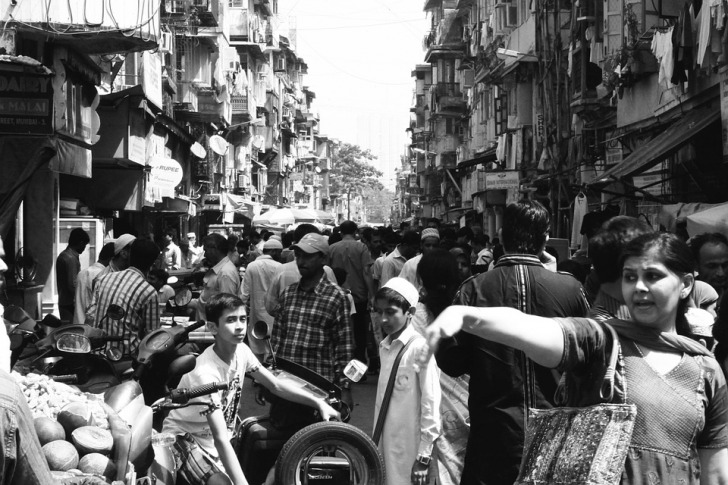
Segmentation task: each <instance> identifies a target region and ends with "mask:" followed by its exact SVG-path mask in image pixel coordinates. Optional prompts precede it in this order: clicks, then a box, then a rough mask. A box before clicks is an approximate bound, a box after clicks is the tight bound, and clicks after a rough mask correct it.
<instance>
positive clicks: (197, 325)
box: [186, 320, 207, 333]
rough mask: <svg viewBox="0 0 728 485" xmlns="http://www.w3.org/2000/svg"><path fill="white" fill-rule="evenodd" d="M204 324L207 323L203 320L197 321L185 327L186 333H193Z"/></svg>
mask: <svg viewBox="0 0 728 485" xmlns="http://www.w3.org/2000/svg"><path fill="white" fill-rule="evenodd" d="M206 323H207V321H205V320H197V321H196V322H195V323H193V324H191V325H188V326H187V328H186V330H187V333H191V332H194V331H195V330H197V329H198V328H200V327H202V326H204V325H205V324H206Z"/></svg>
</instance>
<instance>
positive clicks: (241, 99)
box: [230, 93, 256, 124]
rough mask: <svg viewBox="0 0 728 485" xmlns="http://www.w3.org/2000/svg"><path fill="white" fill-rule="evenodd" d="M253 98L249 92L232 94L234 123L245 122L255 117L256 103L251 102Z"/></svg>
mask: <svg viewBox="0 0 728 485" xmlns="http://www.w3.org/2000/svg"><path fill="white" fill-rule="evenodd" d="M251 101H252V98H251V97H250V96H248V94H247V93H245V94H242V95H233V96H230V104H231V106H232V123H233V124H237V123H244V122H246V121H250V120H251V119H253V117H254V115H255V114H256V109H255V105H253V104H251Z"/></svg>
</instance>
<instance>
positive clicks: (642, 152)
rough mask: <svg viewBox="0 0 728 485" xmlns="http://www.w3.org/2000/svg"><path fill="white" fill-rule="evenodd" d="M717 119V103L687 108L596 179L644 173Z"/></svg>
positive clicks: (619, 177)
mask: <svg viewBox="0 0 728 485" xmlns="http://www.w3.org/2000/svg"><path fill="white" fill-rule="evenodd" d="M719 119H720V107H719V106H718V105H715V106H710V107H705V108H695V109H693V110H691V111H689V112H688V113H686V114H685V115H684V116H682V117H680V118H679V119H678V120H677V121H676V122H675V123H673V124H672V125H670V126H669V127H668V128H667V129H666V130H665V131H663V132H662V133H660V134H659V135H657V136H656V137H655V138H653V139H652V140H650V141H648V142H647V143H645V144H644V145H641V146H639V147H637V149H636V150H635V151H633V152H632V153H630V154H629V155H628V156H627V158H625V159H624V160H622V162H620V163H619V164H617V165H615V166H614V167H612V168H610V169H609V170H607V171H606V172H604V174H603V175H602V176H601V177H599V179H598V180H597V181H596V182H609V181H611V180H619V179H622V178H624V177H631V176H632V175H636V174H639V173H641V172H644V171H645V170H647V169H649V168H651V167H653V166H655V165H657V163H659V162H660V161H662V160H664V159H665V158H667V157H669V156H671V155H673V154H674V153H675V152H676V151H677V150H679V149H680V148H681V147H682V146H683V145H685V144H686V143H687V142H689V141H690V139H691V138H692V137H693V136H695V135H696V134H697V133H698V132H700V131H701V130H703V129H705V128H707V127H708V125H710V124H711V123H713V122H714V121H717V120H719Z"/></svg>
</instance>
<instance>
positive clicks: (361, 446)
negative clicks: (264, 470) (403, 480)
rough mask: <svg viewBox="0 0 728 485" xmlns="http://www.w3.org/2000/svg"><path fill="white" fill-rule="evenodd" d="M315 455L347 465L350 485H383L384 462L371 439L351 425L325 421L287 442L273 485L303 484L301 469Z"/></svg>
mask: <svg viewBox="0 0 728 485" xmlns="http://www.w3.org/2000/svg"><path fill="white" fill-rule="evenodd" d="M315 455H318V456H325V457H336V458H343V459H345V460H346V461H348V463H349V466H350V470H351V476H352V477H353V481H352V482H351V483H353V484H356V485H380V484H382V483H384V482H385V480H384V477H385V471H384V458H383V457H382V454H381V453H380V452H379V450H378V449H377V446H376V445H375V444H374V442H373V441H372V440H371V438H369V436H367V434H366V433H364V432H363V431H362V430H360V429H359V428H356V427H354V426H352V425H350V424H345V423H341V422H338V421H324V422H321V423H314V424H312V425H310V426H306V427H305V428H303V429H302V430H300V431H299V432H298V433H296V434H294V435H293V436H292V437H291V439H289V440H288V441H287V442H286V444H285V445H284V446H283V449H282V450H281V453H280V455H279V456H278V461H277V462H276V473H275V478H276V480H275V482H276V484H278V485H294V484H302V483H305V482H304V480H303V473H304V471H305V470H304V467H305V466H306V464H307V463H308V462H309V460H310V458H311V457H312V456H315Z"/></svg>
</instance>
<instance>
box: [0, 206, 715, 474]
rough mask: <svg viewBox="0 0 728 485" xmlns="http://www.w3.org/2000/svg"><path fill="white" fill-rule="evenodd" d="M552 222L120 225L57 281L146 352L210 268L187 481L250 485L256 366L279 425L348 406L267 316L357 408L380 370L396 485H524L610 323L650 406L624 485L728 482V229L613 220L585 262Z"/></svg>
mask: <svg viewBox="0 0 728 485" xmlns="http://www.w3.org/2000/svg"><path fill="white" fill-rule="evenodd" d="M550 229H551V226H550V217H549V213H548V211H547V210H546V209H545V208H544V207H543V206H542V205H541V204H539V203H538V202H535V201H521V202H518V203H513V204H510V205H508V206H507V207H506V209H505V211H504V215H503V227H502V228H501V230H500V231H499V237H498V238H493V239H492V240H491V239H490V238H489V236H488V235H486V234H484V233H483V231H482V228H481V227H480V226H478V225H477V224H474V225H471V226H468V227H461V228H458V229H454V228H450V227H442V226H441V225H440V223H439V221H438V220H435V219H433V220H429V221H427V225H426V227H419V228H410V227H407V226H406V225H402V227H400V228H398V229H394V228H392V227H382V228H372V227H363V228H360V227H358V226H357V224H356V223H354V222H352V221H345V222H343V223H341V225H340V226H338V227H336V228H334V229H333V230H332V231H326V232H324V233H322V232H321V231H320V230H319V229H317V228H316V227H315V226H314V225H311V224H300V225H298V226H297V227H296V229H295V230H293V231H289V232H284V233H282V234H276V233H273V232H270V231H265V230H264V231H261V232H260V233H259V232H257V231H254V230H251V231H248V232H246V233H242V234H229V235H228V236H227V237H225V236H222V235H220V234H216V233H212V234H208V235H205V236H204V237H203V238H202V244H201V246H200V247H198V246H197V244H196V237H195V234H194V233H190V234H187V235H186V237H185V238H184V239H183V240H182V241H180V242H179V244H177V243H176V234H175V233H174V231H168V232H166V233H165V236H164V238H163V239H162V243H161V245H162V247H159V246H158V245H157V244H155V243H154V242H152V241H151V240H149V239H142V238H135V237H133V236H131V235H129V234H124V235H122V236H120V237H119V238H117V239H116V240H115V241H113V242H110V243H109V244H107V245H106V246H104V248H103V249H102V250H101V252H100V254H99V258H98V259H99V261H98V263H96V264H94V265H92V266H91V267H89V268H87V269H85V270H84V271H80V272H78V271H77V277H76V278H75V279H74V278H73V277H69V273H72V272H73V268H74V267H75V261H76V260H77V259H78V254H80V253H82V252H83V250H84V247H85V246H86V244H87V243H88V239H87V237H86V238H84V237H83V235H82V234H78V233H76V234H74V233H71V237H70V239H69V244H68V249H67V250H66V251H64V253H63V254H62V255H61V256H59V265H60V264H61V261H62V262H63V264H64V265H66V267H67V268H69V269H68V270H64V271H63V272H62V273H60V274H59V276H58V278H59V280H58V284H59V288H60V285H61V284H62V283H63V284H65V285H68V284H70V282H71V281H73V284H74V287H73V288H72V290H73V291H70V290H71V289H69V288H66V290H64V291H65V292H64V295H65V296H64V299H63V309H62V316H66V317H67V318H69V320H70V319H72V320H73V321H75V322H78V323H86V324H89V325H95V326H102V327H104V328H105V329H106V330H107V331H109V332H110V333H113V334H117V335H123V336H124V337H125V338H124V346H123V351H124V353H125V354H127V355H133V354H134V351H135V349H136V346H137V345H138V342H139V339H141V338H143V336H144V334H145V333H146V332H148V331H150V330H152V329H154V328H157V327H158V326H159V324H160V322H159V315H160V308H162V309H163V307H164V304H165V303H166V302H167V301H169V299H170V298H172V297H173V294H174V293H173V290H172V289H171V288H169V286H167V285H166V284H165V283H166V280H167V275H168V271H170V270H178V269H191V270H199V271H200V272H202V273H204V277H203V278H202V282H201V286H200V288H199V290H200V291H199V297H198V298H196V299H195V300H193V302H192V303H191V304H190V308H191V309H193V310H194V311H195V312H196V313H197V316H198V318H204V319H205V320H207V322H208V330H209V331H210V332H211V333H212V334H213V335H214V337H215V343H214V344H213V345H212V346H210V347H209V348H208V349H206V350H205V351H204V352H203V353H202V354H201V355H200V357H198V366H197V367H196V369H195V370H194V371H193V372H192V373H190V374H188V375H187V376H185V377H184V378H183V383H186V384H189V385H198V384H204V383H207V382H215V381H219V380H227V381H229V382H231V383H234V384H233V385H231V388H230V390H229V391H227V392H225V393H222V394H220V395H216V396H211V397H210V398H209V399H210V404H211V406H212V407H211V409H213V411H212V412H211V413H209V414H208V415H206V416H195V417H194V419H193V418H192V417H190V416H187V414H189V413H187V414H185V412H182V411H180V412H176V413H172V414H171V415H170V416H169V417H168V418H167V420H166V421H165V424H164V427H165V430H166V431H169V432H173V433H174V434H176V435H178V439H177V443H176V445H175V448H176V450H177V453H178V459H179V461H180V463H182V468H183V472H182V473H181V474H180V475H181V477H182V479H183V480H186V481H187V482H188V483H200V481H201V480H204V479H205V478H206V477H209V476H211V475H214V474H218V473H225V474H227V476H229V477H230V479H231V480H232V483H235V484H236V485H237V484H242V483H247V481H246V478H245V476H244V474H243V471H242V470H241V469H240V465H239V463H237V461H236V460H234V455H231V453H232V449H231V447H230V437H231V436H232V435H231V434H230V433H231V430H232V429H234V427H235V425H236V419H237V415H238V413H237V412H236V410H237V406H238V405H239V400H240V392H241V391H242V383H243V380H244V379H243V377H244V376H245V374H246V373H248V374H249V375H252V376H253V377H254V378H255V386H254V391H251V392H255V393H256V400H258V402H261V403H262V402H265V401H266V400H268V401H270V404H271V408H270V414H271V424H272V425H273V426H275V427H276V428H277V429H278V430H279V431H280V430H284V431H286V432H289V433H290V434H291V435H293V434H294V433H295V432H296V431H297V430H299V429H301V428H302V427H303V426H306V425H307V424H310V423H312V422H314V421H316V420H318V419H321V417H322V416H323V417H324V418H329V417H336V416H337V412H336V411H335V410H333V409H331V408H330V407H329V406H328V405H327V404H326V403H325V402H323V401H317V400H312V399H311V398H308V397H306V396H304V395H302V394H299V393H297V392H296V391H295V389H291V388H290V387H289V386H287V385H285V384H284V383H281V382H278V381H277V380H276V379H275V378H274V377H273V376H272V375H271V374H270V373H269V372H267V371H266V370H265V367H264V366H261V363H265V362H266V361H267V360H268V359H269V357H270V356H269V355H268V353H269V351H268V347H267V345H266V344H265V342H264V341H263V340H259V339H257V338H256V337H255V336H253V335H252V331H251V328H252V324H253V323H255V322H260V321H262V322H265V323H266V324H267V326H268V333H269V336H270V339H271V342H272V344H273V348H274V349H275V352H276V355H277V356H279V357H283V358H285V359H288V360H292V361H294V362H297V363H299V364H302V365H304V366H306V367H308V368H310V369H312V370H314V371H316V372H317V373H319V374H320V375H322V376H324V377H326V378H327V379H329V380H330V381H332V382H334V383H336V384H337V385H339V386H340V388H341V389H342V400H343V401H344V402H345V403H347V404H348V405H349V406H350V407H351V408H352V409H353V396H352V390H353V387H355V386H354V385H353V384H354V383H352V381H350V380H349V378H348V377H347V376H346V375H345V373H344V368H345V367H346V365H347V363H348V362H349V361H351V360H352V359H354V358H355V359H357V360H360V361H362V362H364V363H366V364H368V366H369V370H368V376H366V375H365V377H364V379H367V378H377V379H378V387H377V395H376V400H375V403H376V404H375V423H372V426H373V430H374V432H373V436H374V438H375V439H376V440H377V442H378V446H379V448H380V450H381V451H382V453H383V456H384V458H385V463H386V467H387V470H386V472H387V484H388V485H400V484H404V483H414V484H427V483H437V484H442V485H448V484H465V485H470V484H477V485H482V484H488V485H493V484H496V485H500V484H503V485H505V484H508V485H510V484H512V483H514V482H515V481H516V479H517V476H518V473H519V466H520V463H521V458H522V454H523V447H524V436H525V432H526V427H527V422H528V408H529V406H532V407H536V408H551V407H554V406H586V405H589V404H595V403H597V402H599V401H598V398H597V397H595V396H598V394H599V385H600V383H601V376H603V375H604V371H605V367H606V365H607V362H606V359H607V357H608V356H609V354H610V349H611V348H612V346H613V345H616V343H617V342H614V341H613V338H612V336H611V335H612V334H611V332H610V331H609V327H611V328H613V329H614V330H616V334H617V335H618V343H619V349H620V359H619V361H618V365H617V369H616V384H615V389H616V390H617V391H616V392H615V396H614V397H613V402H615V403H617V402H628V403H632V404H635V405H636V407H637V418H636V423H635V427H634V432H633V434H632V437H631V442H630V448H629V453H628V455H627V459H626V463H625V465H624V469H623V472H622V483H624V484H652V483H670V484H672V483H675V484H677V483H685V484H697V483H702V484H705V483H710V484H723V483H728V401H727V399H726V397H727V393H726V380H725V373H726V371H728V303H724V304H722V305H721V301H722V300H723V301H725V298H724V297H723V295H724V293H726V290H727V289H728V240H727V239H726V237H725V236H724V235H722V234H719V233H714V234H702V235H698V236H695V237H693V238H692V239H690V240H688V241H685V240H683V239H681V238H680V237H678V236H677V235H674V234H669V233H665V232H658V231H655V230H654V229H653V228H652V227H651V226H650V225H648V224H647V223H646V222H645V221H644V220H640V219H637V218H632V217H627V216H615V217H612V218H611V219H609V220H608V221H607V222H605V223H604V224H603V225H602V226H601V227H600V229H599V230H598V231H597V232H596V234H594V235H593V236H592V237H591V238H590V240H589V245H588V252H587V253H586V254H583V253H581V252H579V253H577V254H576V255H574V256H573V257H571V258H559V257H558V253H557V252H556V251H554V250H553V248H551V247H550V246H549V232H550ZM1 252H2V251H1V246H0V253H1ZM0 256H2V254H0ZM2 267H3V265H2V263H0V269H1V268H2ZM61 280H63V281H61ZM59 294H60V289H59ZM69 295H73V296H74V298H69ZM110 304H118V305H121V306H122V307H123V308H125V309H126V310H127V311H126V313H125V315H124V318H123V319H122V320H121V321H119V320H110V319H104V318H103V316H104V315H105V312H106V309H107V308H108V306H109V305H110ZM69 315H70V317H69ZM0 344H2V342H0ZM716 359H717V360H716ZM3 360H4V359H3ZM2 364H3V366H4V371H6V372H7V371H9V369H8V366H7V365H6V363H5V362H4V361H3V362H2ZM377 376H378V377H377ZM0 377H2V375H1V374H0ZM390 379H391V380H393V382H394V385H393V386H388V383H389V381H390ZM181 385H182V384H181ZM388 387H391V389H390V390H387V388H388ZM627 389H629V392H627ZM266 391H269V392H266ZM281 398H282V399H281ZM0 404H2V403H1V402H0ZM21 411H22V409H21ZM316 413H318V416H317V415H316ZM28 439H29V440H31V441H32V437H30V438H28ZM186 464H188V465H186ZM269 479H270V477H269ZM30 483H40V482H32V481H31V482H30Z"/></svg>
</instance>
